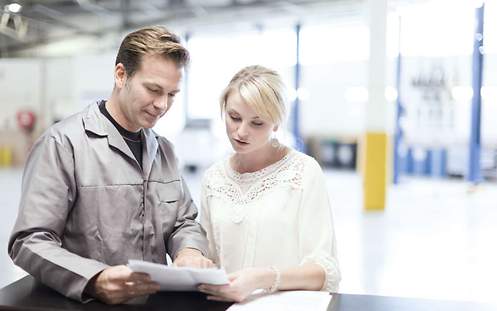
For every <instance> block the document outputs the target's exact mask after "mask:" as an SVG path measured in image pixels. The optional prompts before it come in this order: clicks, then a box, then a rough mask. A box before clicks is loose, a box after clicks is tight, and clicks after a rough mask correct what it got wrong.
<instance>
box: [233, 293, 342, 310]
mask: <svg viewBox="0 0 497 311" xmlns="http://www.w3.org/2000/svg"><path fill="white" fill-rule="evenodd" d="M331 299H332V295H331V294H330V293H327V292H313V291H282V292H277V293H274V294H271V295H253V296H252V297H249V298H248V299H247V300H246V301H244V302H242V303H235V304H234V305H232V306H231V307H230V308H229V309H228V310H229V311H251V310H254V311H255V310H257V311H279V310H281V311H307V310H313V311H314V310H315V311H325V310H327V309H328V305H329V304H330V301H331Z"/></svg>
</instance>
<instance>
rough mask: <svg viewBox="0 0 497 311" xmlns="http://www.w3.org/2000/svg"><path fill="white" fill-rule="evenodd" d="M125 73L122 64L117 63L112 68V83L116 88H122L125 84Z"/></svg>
mask: <svg viewBox="0 0 497 311" xmlns="http://www.w3.org/2000/svg"><path fill="white" fill-rule="evenodd" d="M127 77H128V76H127V74H126V69H125V68H124V65H123V64H121V63H119V64H117V65H116V67H115V68H114V83H115V84H116V86H117V87H118V88H120V89H121V88H123V87H124V85H125V84H126V79H127Z"/></svg>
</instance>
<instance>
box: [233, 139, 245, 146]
mask: <svg viewBox="0 0 497 311" xmlns="http://www.w3.org/2000/svg"><path fill="white" fill-rule="evenodd" d="M233 140H234V141H236V142H237V143H239V144H240V145H248V142H246V141H243V140H239V139H236V138H233Z"/></svg>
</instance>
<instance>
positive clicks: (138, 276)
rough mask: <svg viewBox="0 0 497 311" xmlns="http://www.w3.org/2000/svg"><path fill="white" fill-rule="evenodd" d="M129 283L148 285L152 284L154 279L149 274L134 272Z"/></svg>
mask: <svg viewBox="0 0 497 311" xmlns="http://www.w3.org/2000/svg"><path fill="white" fill-rule="evenodd" d="M128 281H130V282H140V283H147V282H151V281H152V279H151V278H150V275H148V273H143V272H132V273H131V274H130V276H129V278H128Z"/></svg>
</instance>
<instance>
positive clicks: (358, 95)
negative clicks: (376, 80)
mask: <svg viewBox="0 0 497 311" xmlns="http://www.w3.org/2000/svg"><path fill="white" fill-rule="evenodd" d="M344 96H345V100H346V101H347V102H350V103H365V102H367V101H368V89H367V88H365V87H363V86H354V87H349V88H347V89H346V90H345V94H344Z"/></svg>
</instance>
